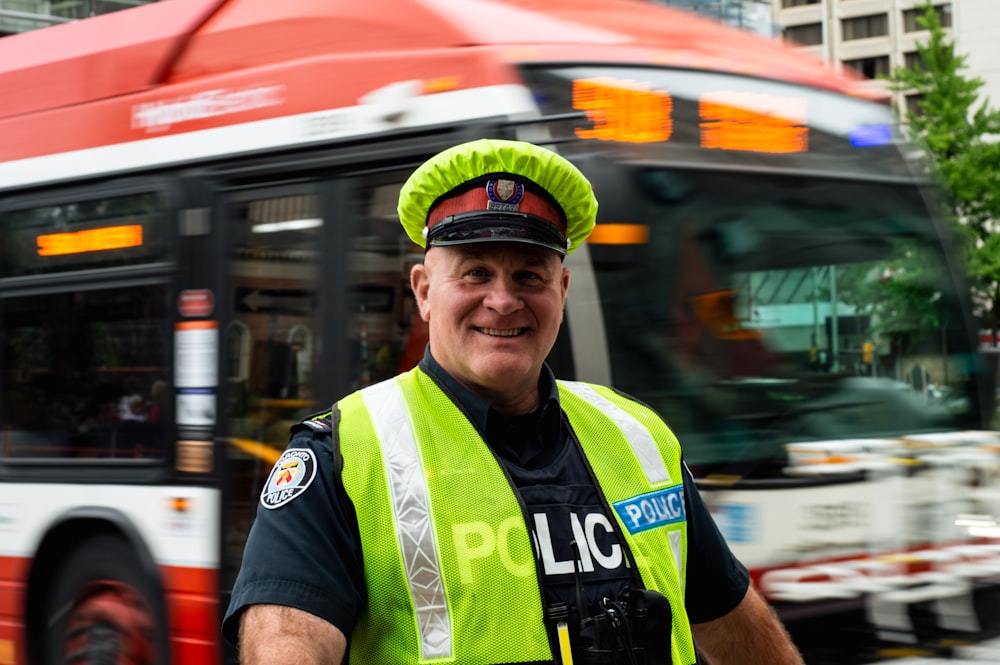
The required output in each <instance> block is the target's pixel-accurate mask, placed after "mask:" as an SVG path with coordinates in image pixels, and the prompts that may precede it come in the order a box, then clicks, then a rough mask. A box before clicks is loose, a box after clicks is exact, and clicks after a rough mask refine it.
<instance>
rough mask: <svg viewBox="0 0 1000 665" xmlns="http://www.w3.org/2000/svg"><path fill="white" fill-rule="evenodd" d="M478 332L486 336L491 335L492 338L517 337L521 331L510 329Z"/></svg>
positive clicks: (484, 329)
mask: <svg viewBox="0 0 1000 665" xmlns="http://www.w3.org/2000/svg"><path fill="white" fill-rule="evenodd" d="M480 330H481V331H482V332H483V333H485V334H487V335H492V336H494V337H517V336H518V335H520V334H521V329H520V328H514V329H510V328H480Z"/></svg>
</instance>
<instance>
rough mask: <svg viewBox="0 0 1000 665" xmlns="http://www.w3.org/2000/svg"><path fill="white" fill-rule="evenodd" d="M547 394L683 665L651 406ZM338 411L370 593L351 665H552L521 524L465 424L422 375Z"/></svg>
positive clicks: (675, 477) (678, 558) (673, 500)
mask: <svg viewBox="0 0 1000 665" xmlns="http://www.w3.org/2000/svg"><path fill="white" fill-rule="evenodd" d="M558 386H559V395H560V404H561V406H562V409H563V411H564V412H565V413H566V414H567V416H568V418H569V422H570V424H571V426H572V427H573V430H574V432H575V433H576V435H577V437H578V439H579V441H580V444H581V446H582V448H583V451H584V455H585V456H586V458H587V460H588V461H589V463H590V465H591V467H592V468H593V471H594V474H595V477H596V478H597V481H598V484H599V487H600V491H601V493H602V494H603V496H604V497H605V498H606V500H607V502H608V504H609V505H610V506H611V507H612V513H614V518H615V519H616V521H617V522H618V526H619V527H620V531H621V533H622V534H623V535H624V539H625V543H626V545H627V546H628V548H629V550H630V552H631V555H632V557H633V561H634V562H635V566H636V569H637V570H638V572H639V574H640V577H641V579H642V582H643V585H644V586H645V587H646V588H648V589H654V590H657V591H659V592H660V593H662V594H663V595H664V596H666V598H667V600H668V601H669V603H670V606H671V610H672V614H673V626H672V631H671V635H670V644H669V646H668V645H667V644H666V643H664V649H666V648H670V649H671V654H672V659H673V662H674V663H675V664H676V665H681V664H683V665H687V664H688V663H693V662H694V661H695V653H694V645H693V641H692V637H691V628H690V625H689V623H688V618H687V613H686V612H685V611H684V588H683V585H684V570H685V566H686V557H687V529H686V519H685V515H684V508H683V505H684V496H683V480H682V475H681V473H682V472H681V459H680V447H679V446H678V444H677V441H676V439H675V438H674V436H673V434H672V433H671V432H670V431H669V429H668V428H667V427H666V425H665V424H664V423H663V421H662V420H661V419H660V418H659V417H658V416H657V415H656V414H655V413H654V412H652V411H651V410H650V409H649V408H647V407H645V406H643V405H641V404H638V403H637V402H635V401H633V400H629V399H626V398H624V397H622V396H621V395H619V394H617V393H615V392H614V391H613V390H611V389H608V388H605V387H601V386H594V385H589V384H584V383H577V382H565V381H559V382H558ZM339 409H340V413H341V417H340V424H339V439H340V450H341V452H342V455H343V460H344V467H343V472H342V478H343V483H344V487H345V489H346V491H347V493H348V495H349V496H350V498H351V500H352V502H353V504H354V507H355V509H356V511H357V516H358V524H359V528H360V533H361V544H362V549H363V556H364V569H365V573H364V574H365V582H366V584H367V588H368V603H367V606H366V609H365V612H364V613H363V614H362V616H361V617H360V618H359V621H358V623H357V625H356V626H355V628H354V631H353V633H352V634H351V635H350V653H351V662H356V663H365V664H366V665H368V664H386V665H389V664H392V665H398V664H399V663H431V662H454V663H460V664H469V665H476V664H479V663H530V662H537V661H551V660H553V654H552V649H551V648H550V644H549V640H548V636H547V634H546V630H545V624H544V622H543V610H542V598H541V591H540V589H539V582H538V579H539V578H538V574H537V572H536V570H535V557H534V553H533V552H534V550H533V547H532V541H531V536H530V534H529V532H528V528H527V526H526V524H525V521H524V515H523V512H522V510H521V507H520V504H519V501H518V498H517V496H516V494H515V491H514V489H513V488H512V487H511V485H510V481H509V480H508V478H507V476H506V474H505V473H504V471H503V469H502V468H501V467H500V465H499V463H498V462H497V460H496V458H495V457H494V456H493V454H492V452H491V451H490V450H489V448H488V447H487V445H486V443H485V442H484V441H483V438H482V437H481V436H480V435H479V433H478V432H477V431H476V429H475V427H473V425H472V423H470V422H469V419H468V418H467V417H466V416H465V415H464V414H463V413H462V412H461V411H460V410H459V408H458V407H457V406H456V405H455V404H454V403H453V402H452V401H451V399H450V398H449V397H448V396H447V395H446V394H445V393H444V392H443V391H442V390H441V389H440V388H439V387H438V386H437V384H436V383H434V381H433V380H432V379H431V378H430V377H429V376H427V375H426V374H425V373H424V372H423V371H422V370H420V369H419V368H418V369H414V370H411V371H410V372H407V373H405V374H402V375H400V376H397V377H395V378H394V379H389V380H387V381H383V382H381V383H378V384H375V385H373V386H369V387H367V388H364V389H362V390H360V391H358V392H356V393H353V394H352V395H350V396H348V397H346V398H344V399H343V400H341V402H340V403H339Z"/></svg>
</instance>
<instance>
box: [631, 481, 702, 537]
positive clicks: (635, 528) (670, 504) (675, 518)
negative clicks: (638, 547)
mask: <svg viewBox="0 0 1000 665" xmlns="http://www.w3.org/2000/svg"><path fill="white" fill-rule="evenodd" d="M613 505H614V508H615V510H616V511H617V512H618V516H619V517H620V518H621V520H622V522H623V523H624V524H625V528H626V529H628V532H629V533H632V534H636V533H640V532H642V531H647V530H649V529H655V528H656V527H658V526H665V525H667V524H673V523H675V522H683V521H685V520H686V519H687V514H686V513H685V511H684V485H675V486H673V487H668V488H666V489H662V490H656V491H654V492H647V493H646V494H640V495H639V496H634V497H632V498H631V499H624V500H622V501H618V502H617V503H615V504H613Z"/></svg>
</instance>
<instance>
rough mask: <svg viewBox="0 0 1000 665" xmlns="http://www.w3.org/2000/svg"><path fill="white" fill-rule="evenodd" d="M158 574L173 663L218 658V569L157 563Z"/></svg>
mask: <svg viewBox="0 0 1000 665" xmlns="http://www.w3.org/2000/svg"><path fill="white" fill-rule="evenodd" d="M160 575H161V577H162V578H163V590H164V593H165V598H164V603H165V605H166V608H167V626H168V631H169V634H170V651H171V655H172V660H173V663H174V664H175V665H199V664H201V663H206V664H207V663H218V662H219V661H220V659H221V645H220V642H219V639H220V635H221V632H220V624H221V618H220V616H219V609H220V608H219V571H218V570H215V569H210V568H185V567H182V566H160Z"/></svg>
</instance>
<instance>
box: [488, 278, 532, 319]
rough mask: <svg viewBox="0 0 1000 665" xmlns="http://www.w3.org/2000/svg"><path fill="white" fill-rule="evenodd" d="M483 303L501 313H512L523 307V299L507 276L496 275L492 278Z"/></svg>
mask: <svg viewBox="0 0 1000 665" xmlns="http://www.w3.org/2000/svg"><path fill="white" fill-rule="evenodd" d="M483 303H484V304H485V305H486V306H487V307H489V308H490V309H492V310H493V311H494V312H496V313H498V314H502V315H506V314H512V313H513V312H516V311H517V310H519V309H521V308H522V307H524V301H523V300H522V299H521V296H520V295H518V292H517V285H516V284H515V282H514V280H513V279H511V278H509V277H498V278H496V279H494V280H492V281H491V282H490V288H489V292H488V293H487V294H486V298H485V299H484V301H483Z"/></svg>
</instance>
